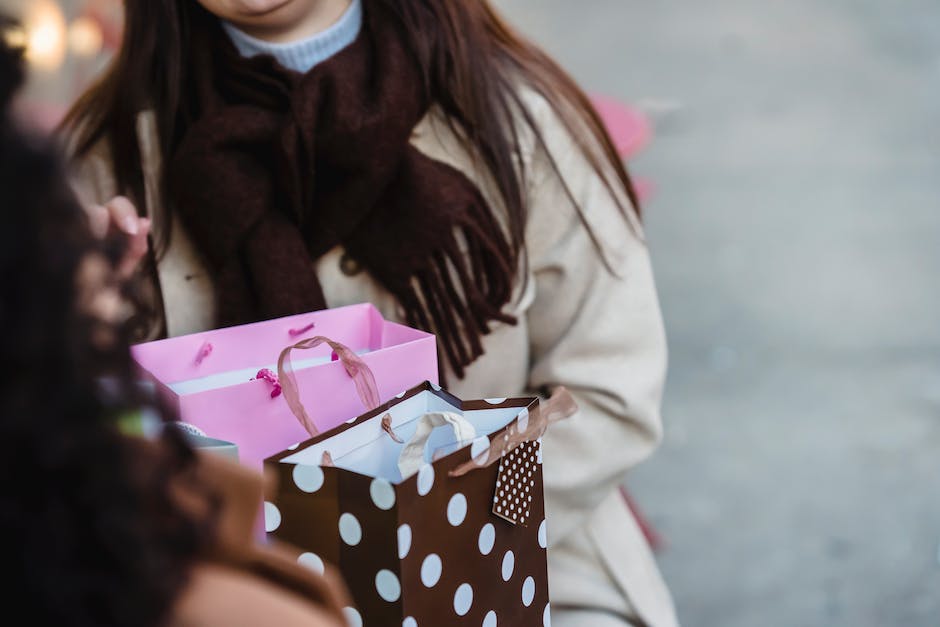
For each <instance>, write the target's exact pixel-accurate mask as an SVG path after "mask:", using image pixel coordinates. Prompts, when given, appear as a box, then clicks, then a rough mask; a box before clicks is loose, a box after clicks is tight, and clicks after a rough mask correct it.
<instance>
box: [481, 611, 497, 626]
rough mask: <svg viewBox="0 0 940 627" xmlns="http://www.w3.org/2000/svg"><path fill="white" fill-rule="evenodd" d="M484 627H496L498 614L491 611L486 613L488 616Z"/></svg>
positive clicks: (484, 621) (485, 618)
mask: <svg viewBox="0 0 940 627" xmlns="http://www.w3.org/2000/svg"><path fill="white" fill-rule="evenodd" d="M482 627H496V612H494V611H493V610H490V611H489V612H487V613H486V616H484V617H483V626H482Z"/></svg>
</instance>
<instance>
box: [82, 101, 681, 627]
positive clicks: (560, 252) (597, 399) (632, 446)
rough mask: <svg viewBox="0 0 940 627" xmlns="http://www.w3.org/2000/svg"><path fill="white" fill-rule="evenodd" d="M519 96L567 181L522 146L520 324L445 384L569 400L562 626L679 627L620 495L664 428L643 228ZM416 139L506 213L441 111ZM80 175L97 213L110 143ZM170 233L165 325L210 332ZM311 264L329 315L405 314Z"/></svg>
mask: <svg viewBox="0 0 940 627" xmlns="http://www.w3.org/2000/svg"><path fill="white" fill-rule="evenodd" d="M524 101H525V102H526V106H527V107H529V109H530V112H531V113H532V114H533V115H534V118H535V120H536V121H537V123H538V125H539V128H540V130H541V132H542V133H543V135H544V138H545V143H546V146H547V151H548V153H550V154H551V155H552V156H553V157H554V159H555V161H556V162H557V164H558V166H559V169H560V171H561V173H562V175H563V180H562V179H561V178H559V177H558V176H557V175H556V174H555V171H554V169H553V168H552V167H551V165H550V161H549V158H548V156H547V152H546V150H545V149H544V148H542V147H540V146H538V144H537V142H536V141H535V140H534V138H532V137H529V138H524V141H523V147H524V154H523V155H522V159H523V161H524V162H525V165H526V172H527V173H528V189H527V194H528V207H529V219H528V226H527V233H526V245H527V255H528V269H527V272H528V276H527V279H528V280H527V281H520V282H519V286H520V287H519V289H518V290H517V294H516V297H515V298H514V300H513V302H512V303H511V304H510V305H508V306H507V308H508V309H509V310H511V313H513V314H514V315H515V316H516V317H517V318H518V320H519V322H518V324H517V325H515V326H509V325H497V326H496V327H495V328H494V329H493V332H492V333H491V334H490V335H488V336H486V337H485V338H484V347H485V351H486V352H485V354H484V355H483V356H482V357H481V358H480V359H479V360H478V361H477V362H475V363H473V364H472V365H471V366H470V367H469V369H468V373H467V376H466V377H465V378H464V379H463V380H460V379H457V378H456V377H450V381H451V385H450V388H451V391H452V392H454V393H456V394H457V395H458V396H462V397H464V398H483V397H507V396H517V395H522V394H529V393H534V392H536V391H539V390H544V389H546V388H551V387H553V386H556V385H564V386H566V387H567V388H568V389H569V390H570V391H571V392H572V394H573V395H574V397H575V398H576V400H577V401H578V404H579V406H580V411H579V413H578V414H577V415H575V416H574V417H573V418H571V419H569V420H567V421H563V422H561V423H557V424H555V425H553V426H552V429H551V430H550V431H549V432H548V433H547V434H546V435H545V438H544V450H545V459H546V464H545V486H546V507H547V510H548V524H549V544H550V547H549V586H550V594H551V599H552V609H553V611H552V619H553V622H554V624H555V626H556V627H558V626H559V625H561V626H562V627H566V626H568V625H578V626H584V627H595V626H599V627H603V626H604V625H610V626H611V627H613V626H615V625H624V624H638V625H649V626H652V627H671V626H673V625H676V624H677V621H676V617H675V612H674V610H673V605H672V600H671V598H670V595H669V592H668V590H667V588H666V586H665V585H664V583H663V581H662V578H661V577H660V574H659V571H658V569H657V567H656V564H655V562H654V559H653V557H652V555H651V552H650V549H649V547H648V545H647V543H646V541H645V539H644V537H643V535H642V533H641V531H640V529H639V528H638V525H637V522H636V521H635V519H634V517H633V516H632V515H631V513H630V511H629V509H628V508H627V507H626V506H625V504H624V502H623V500H622V498H621V496H620V494H619V492H618V488H619V486H620V485H621V483H622V482H623V480H624V477H625V476H626V474H627V473H628V471H629V470H630V469H631V468H632V467H633V466H635V465H636V464H638V463H640V462H641V461H643V460H644V459H646V458H647V457H648V456H649V455H650V454H651V453H652V452H653V450H654V449H655V448H656V446H657V444H658V443H659V441H660V438H661V433H662V426H661V422H660V400H661V394H662V389H663V382H664V378H665V371H666V341H665V336H664V331H663V325H662V319H661V314H660V309H659V304H658V300H657V295H656V289H655V285H654V282H653V274H652V270H651V267H650V258H649V254H648V251H647V248H646V244H645V242H644V239H643V235H642V227H641V225H640V223H639V220H638V219H637V218H636V216H635V215H633V214H632V213H630V215H628V216H627V217H624V215H623V214H622V213H621V212H620V211H619V210H618V207H617V203H616V202H615V200H614V198H613V197H612V196H611V194H610V193H609V192H608V190H607V188H606V187H605V186H604V184H603V182H602V180H601V178H600V177H599V176H598V175H597V174H596V172H595V171H594V170H592V169H591V167H590V166H589V165H588V163H587V160H586V159H585V158H584V156H583V155H582V153H581V152H580V151H579V150H578V148H577V147H576V144H575V142H574V140H573V138H572V136H571V135H570V134H569V133H568V131H567V130H566V129H565V128H564V126H563V125H562V123H561V121H560V120H559V118H558V117H557V116H556V115H555V113H554V111H553V110H552V108H551V107H550V105H549V104H548V103H547V101H545V100H544V99H543V98H541V97H539V96H536V95H534V94H525V98H524ZM138 135H139V141H140V145H141V151H142V160H143V167H144V177H145V180H146V182H147V198H146V205H147V206H146V207H145V208H144V209H145V210H146V213H147V214H148V215H150V216H151V217H154V216H157V215H159V214H160V212H162V211H164V205H163V202H162V200H161V199H160V198H159V197H158V195H157V193H156V190H157V189H159V185H157V183H156V182H157V180H158V177H159V176H160V167H161V166H160V163H159V150H158V149H157V145H156V141H157V139H156V138H157V135H156V132H155V127H154V123H153V116H152V115H151V114H149V113H143V114H141V116H140V118H139V120H138ZM412 143H413V144H414V145H415V146H417V147H418V148H419V149H420V150H422V151H423V152H424V153H426V154H427V155H429V156H431V157H433V158H435V159H438V160H440V161H443V162H445V163H448V164H450V165H452V166H454V167H456V168H458V169H459V170H461V171H463V172H464V173H465V174H466V175H467V176H468V177H469V178H470V179H471V180H473V181H474V182H475V183H477V185H478V186H479V187H480V188H481V190H482V191H483V193H484V195H485V196H487V198H488V200H489V201H490V203H491V205H492V206H494V207H498V206H500V203H499V202H498V200H497V195H496V194H495V193H494V192H493V187H492V185H491V184H490V183H489V181H488V177H487V176H486V175H484V174H482V173H481V171H480V170H479V169H478V168H477V167H475V166H474V163H473V159H472V158H471V156H470V155H469V154H468V153H467V151H466V150H465V149H464V148H463V147H462V145H461V143H460V142H459V141H458V140H457V138H456V137H454V135H453V134H452V133H451V132H450V131H449V130H448V129H447V127H446V125H445V124H444V123H443V121H442V120H441V118H440V117H439V115H438V114H436V113H434V112H432V113H430V114H429V115H428V116H427V117H426V118H425V119H424V120H423V121H422V122H421V123H419V125H418V126H417V127H416V128H415V130H414V133H413V136H412ZM75 166H76V169H75V172H74V177H75V181H76V183H75V184H76V188H77V191H78V193H79V195H80V196H81V198H82V200H83V201H84V202H89V203H91V202H95V203H102V202H104V201H107V200H109V199H110V198H112V197H113V196H114V195H116V193H117V191H118V190H116V189H115V184H114V177H113V173H112V168H111V163H110V160H109V157H108V154H107V152H106V150H105V148H104V146H103V145H102V147H101V148H100V149H98V150H95V151H93V152H92V154H91V155H89V156H88V157H86V158H83V159H82V160H81V161H79V162H77V163H76V164H75ZM565 184H566V185H567V186H568V188H569V189H570V191H571V193H572V194H573V196H574V198H576V199H577V201H578V203H579V204H580V206H581V207H582V209H583V210H584V212H585V214H586V218H587V221H588V223H589V224H590V226H591V228H592V230H593V232H594V233H595V234H596V236H597V237H598V239H599V240H600V243H601V245H602V247H603V254H604V255H606V258H607V260H608V262H609V263H610V265H611V266H612V267H613V268H614V270H615V271H616V275H615V274H612V273H610V272H609V271H608V270H607V269H606V268H605V266H604V264H603V261H602V259H601V258H600V256H599V255H598V253H597V252H596V250H595V248H594V246H593V244H592V242H591V240H590V237H589V235H588V232H587V230H586V229H585V228H584V227H583V226H582V224H581V223H580V222H579V219H578V217H577V214H576V211H575V208H574V206H573V205H572V203H571V202H570V201H569V200H568V198H567V196H566V193H565V189H564V185H565ZM625 202H626V201H625ZM624 206H628V205H626V204H625V205H624ZM172 229H173V232H172V236H171V246H170V248H169V250H168V251H167V252H166V253H165V255H164V256H163V259H162V260H161V261H160V262H159V264H158V275H159V283H160V285H159V289H160V290H161V292H162V296H163V303H164V309H165V312H164V314H165V320H166V325H167V326H166V328H167V330H168V333H169V334H170V335H171V336H175V335H180V334H185V333H192V332H196V331H202V330H206V329H209V328H212V326H213V320H214V312H213V296H212V294H213V278H212V276H211V275H210V274H209V273H208V272H207V270H206V267H205V265H204V264H203V262H202V261H201V259H200V256H199V254H198V251H196V250H195V249H194V248H193V245H192V243H191V241H190V239H189V238H188V237H187V234H186V232H185V231H184V230H183V228H182V227H181V226H180V224H179V221H175V223H174V224H173V226H172ZM315 265H316V270H317V272H318V275H319V279H320V282H321V284H322V286H323V290H324V294H325V296H326V300H327V303H328V304H329V306H331V307H338V306H342V305H349V304H355V303H362V302H371V303H373V304H374V305H376V306H377V307H378V309H379V310H380V311H381V312H382V313H383V314H384V315H385V316H386V317H387V318H389V319H392V320H401V318H402V311H401V310H400V308H399V306H398V305H397V303H396V302H395V300H394V298H393V297H392V296H391V295H390V294H389V293H388V292H387V291H385V290H384V289H383V288H382V287H381V286H380V285H378V284H377V283H376V282H375V281H374V280H373V279H372V278H371V277H370V276H369V275H368V274H367V273H365V272H362V271H360V269H359V268H357V267H355V264H353V263H350V261H349V260H348V259H344V258H343V251H342V250H340V249H338V248H337V249H335V250H333V251H331V252H329V253H327V254H326V255H324V256H323V257H322V258H320V259H319V260H317V261H316V262H315ZM521 272H522V270H520V273H521ZM523 285H524V286H525V287H524V288H523V287H522V286H523Z"/></svg>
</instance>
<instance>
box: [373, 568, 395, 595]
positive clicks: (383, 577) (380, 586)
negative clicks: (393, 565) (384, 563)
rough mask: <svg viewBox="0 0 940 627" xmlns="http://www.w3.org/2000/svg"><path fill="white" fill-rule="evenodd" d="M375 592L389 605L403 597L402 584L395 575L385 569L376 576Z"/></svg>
mask: <svg viewBox="0 0 940 627" xmlns="http://www.w3.org/2000/svg"><path fill="white" fill-rule="evenodd" d="M375 591H376V592H378V593H379V596H380V597H382V598H383V599H385V600H386V601H388V602H389V603H394V602H395V601H397V600H398V599H399V597H401V583H399V581H398V577H396V576H395V573H393V572H392V571H390V570H384V569H383V570H380V571H379V572H378V573H376V575H375Z"/></svg>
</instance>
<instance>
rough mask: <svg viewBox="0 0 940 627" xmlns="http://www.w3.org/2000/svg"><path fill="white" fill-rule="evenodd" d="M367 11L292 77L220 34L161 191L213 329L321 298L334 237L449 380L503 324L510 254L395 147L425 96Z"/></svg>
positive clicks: (469, 210) (432, 166) (425, 162)
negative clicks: (447, 368)
mask: <svg viewBox="0 0 940 627" xmlns="http://www.w3.org/2000/svg"><path fill="white" fill-rule="evenodd" d="M379 11H381V9H379V8H378V6H377V3H371V4H369V5H368V6H367V11H366V16H365V21H364V24H363V29H362V32H361V33H360V35H359V37H358V38H357V40H356V41H355V42H354V43H353V44H352V45H351V46H349V47H348V48H346V49H344V50H343V51H341V52H340V53H338V54H337V55H336V56H334V57H332V58H331V59H329V60H327V61H326V62H324V63H322V64H320V65H318V66H316V67H315V68H313V69H312V70H311V71H310V72H308V73H307V74H304V75H301V74H298V73H296V72H292V71H290V70H287V69H285V68H283V67H282V66H280V65H279V64H278V63H277V62H276V61H275V60H274V59H273V58H271V57H255V58H252V59H243V58H241V57H240V56H239V55H238V53H237V52H236V51H235V49H234V47H233V46H232V45H231V43H230V42H229V41H228V40H227V38H226V37H225V35H224V34H223V33H222V31H221V29H219V32H218V33H216V34H215V36H214V37H213V41H214V42H215V43H214V44H213V46H212V52H211V55H210V56H211V60H210V61H209V62H210V63H211V64H212V75H213V76H214V77H215V82H214V84H212V85H207V86H202V89H200V90H199V91H200V93H199V95H198V98H197V99H198V105H197V106H198V117H197V119H196V121H195V122H193V123H192V124H191V125H189V127H188V128H187V129H186V131H185V134H184V136H183V138H182V140H181V143H180V145H179V148H178V150H177V151H176V152H175V153H174V155H173V158H172V159H171V162H170V164H169V167H168V177H169V179H168V181H169V191H170V198H171V201H172V202H173V203H174V207H175V209H176V211H177V212H178V215H179V216H180V218H181V219H182V220H183V223H184V225H185V226H186V227H187V230H188V232H189V234H190V235H191V236H192V238H193V239H194V241H195V243H196V245H197V248H198V249H199V250H200V251H201V252H202V254H203V255H204V257H205V259H206V261H207V263H208V264H209V267H210V269H211V271H212V272H213V274H214V278H215V281H216V285H217V294H216V301H217V306H218V315H219V319H218V323H219V324H220V325H222V326H227V325H233V324H241V323H246V322H252V321H258V320H263V319H268V318H273V317H278V316H284V315H289V314H295V313H301V312H304V311H311V310H317V309H323V308H325V307H326V306H327V303H326V302H325V300H324V296H323V290H322V289H321V286H320V283H319V281H318V279H317V275H316V272H315V270H314V264H313V261H314V260H315V259H317V258H319V257H320V256H321V255H323V254H324V253H326V252H327V251H329V250H330V249H332V248H333V247H335V246H337V245H341V246H343V247H344V248H345V251H346V253H347V254H348V255H350V256H351V257H352V258H353V259H354V260H356V261H358V262H359V263H360V264H361V265H362V267H364V268H365V270H367V271H368V272H369V273H370V274H371V275H372V276H373V277H374V278H375V279H376V280H377V281H378V282H379V283H381V284H382V285H383V286H384V287H385V288H386V289H388V290H389V291H390V292H391V293H392V294H394V295H395V297H396V298H397V299H398V302H399V303H400V304H401V306H402V308H403V309H404V311H405V312H406V314H407V322H408V323H409V324H411V325H413V326H417V327H419V328H422V329H425V330H427V331H430V332H432V333H435V334H437V336H438V339H439V343H440V346H441V348H442V350H443V352H444V354H445V355H446V357H447V360H448V362H449V364H450V365H451V367H452V369H453V371H454V373H455V374H456V375H457V376H458V377H462V376H463V375H464V368H465V366H467V365H468V364H470V363H471V362H473V361H474V360H475V359H476V358H477V357H479V356H480V355H481V354H482V352H483V349H482V343H481V336H482V335H483V334H486V333H488V331H489V324H490V323H491V322H493V321H497V320H498V321H503V322H507V323H510V324H512V323H514V322H515V320H514V318H513V317H511V316H509V315H506V314H504V313H503V312H502V308H503V306H504V305H505V304H506V303H507V302H508V301H509V299H510V297H511V293H512V280H513V277H514V276H515V270H516V263H517V254H516V253H515V251H513V248H512V246H511V245H510V243H509V241H508V238H507V236H506V233H505V231H504V230H503V228H502V226H501V224H500V222H499V220H498V219H497V218H496V216H495V214H494V212H493V211H492V210H491V208H490V207H488V206H487V203H486V202H485V200H484V199H483V197H482V195H481V194H480V191H479V190H478V189H477V188H476V187H475V186H474V185H473V183H471V182H470V181H469V180H468V179H467V178H466V177H465V176H464V175H463V174H462V173H461V172H460V171H458V170H456V169H454V168H452V167H450V166H448V165H446V164H444V163H441V162H439V161H435V160H433V159H430V158H429V157H427V156H425V155H423V154H422V153H421V152H420V151H418V150H417V149H415V148H414V147H413V146H412V145H411V144H410V143H409V138H410V137H411V134H412V130H413V129H414V127H415V126H416V125H417V124H418V122H419V121H420V120H421V119H422V118H423V117H424V116H425V114H426V113H427V111H428V109H429V107H430V105H431V102H430V100H429V98H428V95H427V93H426V89H425V86H424V81H423V76H422V73H421V70H420V68H419V66H418V63H417V61H416V59H415V58H414V56H413V54H412V52H411V51H410V50H409V49H408V47H407V45H406V43H405V38H404V36H403V34H402V32H401V30H400V28H399V27H398V26H397V22H396V19H395V18H394V17H393V16H391V15H385V14H381V13H379Z"/></svg>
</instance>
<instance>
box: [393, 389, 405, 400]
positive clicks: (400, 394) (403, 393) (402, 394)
mask: <svg viewBox="0 0 940 627" xmlns="http://www.w3.org/2000/svg"><path fill="white" fill-rule="evenodd" d="M407 392H408V390H402V391H401V392H399V393H398V394H396V395H395V398H404V396H405V394H406V393H407Z"/></svg>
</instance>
